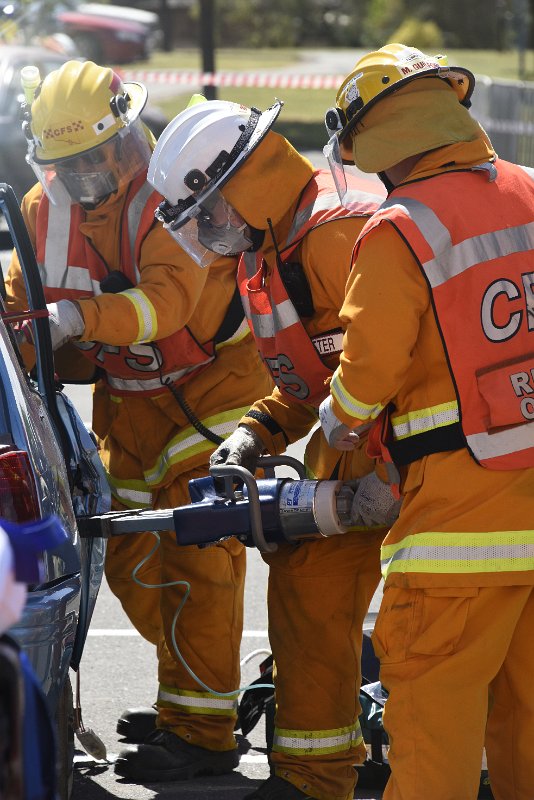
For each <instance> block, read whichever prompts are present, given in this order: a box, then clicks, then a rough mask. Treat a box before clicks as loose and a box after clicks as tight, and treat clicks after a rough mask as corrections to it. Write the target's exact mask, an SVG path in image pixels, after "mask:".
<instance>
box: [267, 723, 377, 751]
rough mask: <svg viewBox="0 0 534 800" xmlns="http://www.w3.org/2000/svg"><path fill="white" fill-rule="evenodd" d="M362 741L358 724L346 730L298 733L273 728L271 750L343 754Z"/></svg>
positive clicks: (296, 731)
mask: <svg viewBox="0 0 534 800" xmlns="http://www.w3.org/2000/svg"><path fill="white" fill-rule="evenodd" d="M361 741H362V732H361V728H360V725H359V723H358V722H356V723H355V724H354V725H353V726H351V727H348V728H338V729H334V730H327V731H298V730H293V731H292V730H286V729H284V728H275V731H274V739H273V750H274V751H275V752H283V753H290V754H291V753H293V754H295V755H304V754H307V753H308V754H314V755H319V754H327V753H336V752H343V751H344V750H347V749H348V748H349V747H354V746H356V745H358V744H359V743H360V742H361Z"/></svg>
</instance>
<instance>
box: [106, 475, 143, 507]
mask: <svg viewBox="0 0 534 800" xmlns="http://www.w3.org/2000/svg"><path fill="white" fill-rule="evenodd" d="M107 478H108V483H109V485H110V487H111V494H112V495H113V497H115V498H116V499H117V500H118V501H119V502H120V503H122V505H123V506H126V507H127V508H148V507H150V506H151V505H152V492H151V491H150V489H149V488H148V487H147V485H146V483H145V482H144V481H140V480H120V479H119V478H115V477H114V476H113V475H110V474H109V472H108V473H107Z"/></svg>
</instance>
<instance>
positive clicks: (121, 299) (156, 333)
mask: <svg viewBox="0 0 534 800" xmlns="http://www.w3.org/2000/svg"><path fill="white" fill-rule="evenodd" d="M139 271H140V274H141V280H140V281H139V283H138V284H137V286H135V287H134V288H132V289H126V290H125V291H122V292H119V293H116V294H113V293H104V294H101V295H98V296H97V297H92V298H86V299H82V300H79V301H78V302H79V307H80V310H81V313H82V316H83V320H84V331H83V333H82V335H81V337H80V338H81V340H82V341H92V340H95V341H99V342H105V343H106V344H111V345H119V346H120V345H130V344H133V343H138V342H150V341H154V340H157V339H163V338H165V337H166V336H170V335H171V334H173V333H175V332H176V331H177V330H179V329H180V328H183V327H184V326H185V325H187V323H188V321H189V319H190V317H191V315H192V314H193V311H194V310H195V307H196V305H197V303H198V301H199V299H200V296H201V294H202V290H203V288H204V285H205V283H206V278H207V273H208V270H207V269H206V270H202V269H199V267H198V266H197V265H196V264H195V263H194V261H192V260H191V259H190V258H189V256H188V255H187V254H186V253H185V252H184V250H182V248H181V247H179V246H178V245H177V244H176V242H175V241H174V240H173V239H172V237H171V236H169V234H168V233H167V231H165V230H164V229H163V227H162V226H161V225H160V224H159V223H158V224H156V225H154V227H153V228H152V230H151V231H150V233H149V234H148V236H147V237H146V239H145V241H144V243H143V246H142V249H141V257H140V263H139Z"/></svg>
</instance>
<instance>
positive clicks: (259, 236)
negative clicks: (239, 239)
mask: <svg viewBox="0 0 534 800" xmlns="http://www.w3.org/2000/svg"><path fill="white" fill-rule="evenodd" d="M248 230H249V234H250V238H251V239H252V245H251V247H250V248H249V252H250V251H252V252H253V253H256V252H257V251H258V250H259V249H260V247H261V246H262V244H263V241H264V239H265V231H262V230H260V229H259V228H253V227H252V225H249V226H248Z"/></svg>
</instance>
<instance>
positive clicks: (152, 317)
mask: <svg viewBox="0 0 534 800" xmlns="http://www.w3.org/2000/svg"><path fill="white" fill-rule="evenodd" d="M121 295H122V296H123V297H126V299H127V300H129V301H130V302H131V303H132V304H133V307H134V309H135V313H136V315H137V319H138V322H139V330H138V335H137V339H136V340H135V344H144V343H146V342H151V341H153V340H154V339H156V337H157V335H158V317H157V314H156V310H155V308H154V306H153V305H152V303H151V301H150V299H149V298H148V297H147V295H146V294H145V293H144V292H143V291H142V290H141V289H138V288H135V289H126V290H125V291H124V292H121Z"/></svg>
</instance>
